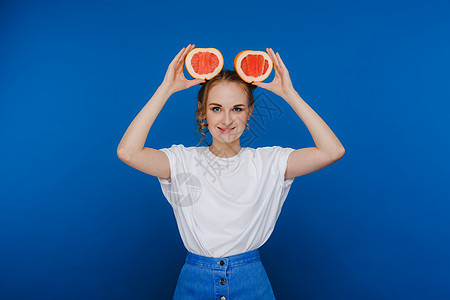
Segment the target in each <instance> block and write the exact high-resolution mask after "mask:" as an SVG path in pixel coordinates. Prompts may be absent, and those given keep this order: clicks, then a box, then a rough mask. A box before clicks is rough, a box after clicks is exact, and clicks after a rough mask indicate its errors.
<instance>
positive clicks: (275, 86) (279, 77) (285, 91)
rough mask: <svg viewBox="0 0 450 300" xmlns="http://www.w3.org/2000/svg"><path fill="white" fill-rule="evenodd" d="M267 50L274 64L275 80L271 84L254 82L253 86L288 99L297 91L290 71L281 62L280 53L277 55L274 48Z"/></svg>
mask: <svg viewBox="0 0 450 300" xmlns="http://www.w3.org/2000/svg"><path fill="white" fill-rule="evenodd" d="M266 50H267V53H268V54H269V56H270V58H271V59H272V62H273V68H274V69H275V78H274V79H273V81H272V82H270V83H264V82H253V83H252V84H253V85H256V86H259V87H262V88H264V89H266V90H269V91H271V92H273V93H275V94H277V95H278V96H280V97H282V98H283V99H286V97H287V96H288V95H289V94H290V93H292V92H293V91H295V90H294V87H293V85H292V81H291V78H290V77H289V72H288V69H287V68H286V66H285V65H284V63H283V61H282V60H281V57H280V54H279V53H278V52H277V53H276V54H275V52H273V50H272V48H266Z"/></svg>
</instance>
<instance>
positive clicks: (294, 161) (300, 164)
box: [253, 48, 345, 179]
mask: <svg viewBox="0 0 450 300" xmlns="http://www.w3.org/2000/svg"><path fill="white" fill-rule="evenodd" d="M267 52H268V53H269V55H270V58H271V59H272V61H273V65H274V68H275V78H274V80H273V81H272V82H270V83H263V82H254V83H253V84H254V85H256V86H259V87H262V88H265V89H267V90H269V91H272V92H274V93H275V94H277V95H278V96H280V97H282V98H283V99H284V100H285V101H286V102H287V103H288V104H289V105H290V106H291V107H292V108H293V109H294V111H295V112H296V113H297V115H298V116H299V117H300V119H301V120H302V121H303V123H305V125H306V127H307V128H308V130H309V132H310V133H311V136H312V137H313V139H314V142H315V144H316V146H315V147H308V148H301V149H297V150H294V151H292V152H291V154H290V155H289V158H288V161H287V167H286V173H285V179H288V178H294V177H297V176H302V175H305V174H308V173H311V172H314V171H317V170H320V169H322V168H324V167H326V166H329V165H331V164H332V163H334V162H336V161H338V160H339V159H341V158H342V157H343V156H344V153H345V149H344V146H342V144H341V142H340V141H339V140H338V138H337V137H336V135H335V134H334V133H333V131H331V129H330V128H329V127H328V125H327V124H326V123H325V122H324V121H323V120H322V118H320V117H319V115H318V114H317V113H316V112H315V111H314V110H313V109H312V108H311V107H310V106H309V105H308V104H307V103H306V102H305V101H304V100H303V99H302V98H301V97H300V95H299V94H298V93H297V91H296V90H295V89H294V87H293V85H292V81H291V78H290V76H289V71H288V69H287V68H286V66H285V65H284V62H283V60H282V59H281V57H280V54H279V53H278V52H277V53H276V54H275V52H274V51H273V50H272V48H267Z"/></svg>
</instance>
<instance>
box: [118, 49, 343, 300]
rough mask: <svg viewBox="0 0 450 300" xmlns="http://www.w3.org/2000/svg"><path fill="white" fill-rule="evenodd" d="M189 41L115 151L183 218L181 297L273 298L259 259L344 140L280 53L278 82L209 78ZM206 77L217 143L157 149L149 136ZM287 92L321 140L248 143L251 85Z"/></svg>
mask: <svg viewBox="0 0 450 300" xmlns="http://www.w3.org/2000/svg"><path fill="white" fill-rule="evenodd" d="M193 48H194V45H191V44H189V45H188V46H187V47H186V48H183V49H181V51H180V52H179V53H178V54H177V55H176V56H175V58H174V59H173V61H172V62H171V63H170V65H169V67H168V69H167V72H166V75H165V77H164V80H163V82H162V84H161V85H160V86H159V87H158V89H157V91H156V92H155V94H154V95H153V97H152V98H151V99H150V101H149V102H148V103H147V104H146V105H145V106H144V108H143V109H142V110H141V111H140V112H139V114H138V115H137V116H136V118H135V119H134V120H133V122H132V123H131V124H130V126H129V127H128V129H127V131H126V132H125V134H124V136H123V138H122V140H121V142H120V144H119V146H118V149H117V153H118V156H119V158H120V159H121V160H122V161H124V162H125V163H126V164H128V165H130V166H132V167H133V168H136V169H138V170H140V171H142V172H145V173H147V174H150V175H153V176H156V177H157V178H158V180H159V182H160V184H161V188H162V191H163V193H164V196H165V197H166V198H167V199H168V201H169V202H170V204H171V206H172V207H173V211H174V214H175V217H176V220H177V225H178V228H179V230H180V235H181V237H182V240H183V243H184V246H185V247H186V249H187V250H188V252H187V255H186V261H185V264H184V265H183V267H182V269H181V272H180V274H179V277H178V282H177V285H176V288H175V293H174V299H184V300H186V299H196V300H198V299H220V300H226V299H233V300H235V299H246V300H249V299H275V296H274V293H273V290H272V286H271V284H270V281H269V278H268V276H267V274H266V271H265V269H264V266H263V265H262V262H261V260H260V256H259V247H261V246H262V245H263V244H264V243H265V242H266V241H267V239H268V238H269V237H270V235H271V233H272V231H273V229H274V226H275V223H276V220H277V218H278V216H279V213H280V211H281V207H282V205H283V203H284V200H285V199H286V197H287V194H288V192H289V189H290V187H291V184H292V182H293V180H294V178H295V177H297V176H301V175H305V174H308V173H311V172H314V171H317V170H319V169H321V168H324V167H326V166H328V165H331V164H332V163H334V162H336V161H337V160H339V159H340V158H341V157H342V156H343V155H344V147H343V146H342V144H341V143H340V142H339V140H338V139H337V137H336V136H335V135H334V133H333V132H332V131H331V130H330V128H329V127H328V126H327V125H326V124H325V122H324V121H323V120H322V119H321V118H320V117H319V116H318V115H317V114H316V113H315V112H314V111H313V110H312V109H311V108H310V107H309V106H308V104H306V102H305V101H303V99H302V98H301V97H300V96H299V95H298V93H297V92H296V91H295V89H294V87H293V85H292V82H291V79H290V77H289V72H288V70H287V68H286V66H285V65H284V63H283V61H282V60H281V57H280V55H279V54H278V53H276V54H275V53H274V52H273V50H272V49H269V48H268V49H267V52H268V53H269V55H270V57H271V59H272V61H273V63H274V69H275V78H274V80H273V81H272V82H271V83H262V82H259V83H257V82H255V83H252V84H248V83H246V82H244V81H243V80H241V79H240V78H239V76H238V75H237V73H236V72H234V71H229V70H222V72H221V73H219V74H218V75H217V76H216V77H214V78H212V79H211V80H208V81H205V80H201V79H194V80H187V79H186V78H185V77H184V75H183V63H184V58H185V57H186V55H187V53H188V52H189V51H190V50H192V49H193ZM196 84H202V87H201V89H200V91H199V94H198V110H197V112H196V115H197V123H198V124H199V127H200V128H199V130H200V132H201V134H202V138H203V135H204V133H203V131H202V129H203V128H204V127H208V130H209V132H210V133H211V135H212V139H213V141H212V144H211V145H209V147H185V146H184V145H181V144H179V145H176V144H174V145H172V147H170V148H162V149H152V148H147V147H144V143H145V140H146V138H147V134H148V132H149V130H150V128H151V126H152V124H153V122H154V120H155V119H156V117H157V116H158V114H159V112H160V111H161V109H162V107H163V106H164V104H165V102H166V101H167V99H168V98H169V97H170V96H171V95H172V94H173V93H175V92H177V91H180V90H183V89H187V88H189V87H191V86H193V85H196ZM257 86H258V87H261V88H264V89H267V90H269V91H271V92H273V93H275V94H277V95H278V96H280V97H282V98H283V99H284V100H285V101H286V102H287V103H288V104H289V105H290V106H291V107H292V108H293V109H294V111H295V112H296V113H297V115H298V116H299V117H300V118H301V120H302V121H303V122H304V123H305V125H306V126H307V128H308V129H309V131H310V133H311V135H312V137H313V139H314V142H315V143H316V147H310V148H303V149H297V150H295V149H292V148H282V147H279V146H273V147H260V148H257V149H253V148H249V147H241V145H240V136H241V135H242V133H243V132H244V130H246V129H247V130H248V128H249V127H248V126H249V123H248V121H249V119H250V117H251V115H252V110H253V107H254V98H253V90H254V88H256V87H257Z"/></svg>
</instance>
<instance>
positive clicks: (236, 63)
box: [233, 50, 273, 83]
mask: <svg viewBox="0 0 450 300" xmlns="http://www.w3.org/2000/svg"><path fill="white" fill-rule="evenodd" d="M249 54H257V55H262V56H263V57H264V59H265V60H267V62H268V64H269V67H268V69H267V71H266V72H265V73H264V74H261V75H260V76H258V77H254V76H247V75H246V74H245V73H244V71H242V69H241V68H240V66H241V61H242V60H243V59H244V58H245V57H246V56H247V55H249ZM233 66H234V70H235V71H236V72H237V73H238V75H239V77H241V78H242V80H244V81H245V82H247V83H252V82H256V81H258V82H260V81H264V80H265V79H266V78H267V77H269V75H270V73H271V72H272V69H273V62H272V59H270V56H269V54H268V53H267V52H265V51H259V50H244V51H241V52H239V53H238V54H237V55H236V57H235V58H234V62H233Z"/></svg>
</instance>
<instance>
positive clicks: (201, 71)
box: [184, 48, 223, 80]
mask: <svg viewBox="0 0 450 300" xmlns="http://www.w3.org/2000/svg"><path fill="white" fill-rule="evenodd" d="M184 65H185V67H186V70H187V71H188V73H189V74H190V75H191V76H192V77H194V78H198V79H205V80H209V79H211V78H213V77H214V76H216V75H217V74H219V72H220V71H221V70H222V68H223V56H222V53H220V51H219V50H217V49H216V48H194V49H192V50H191V51H189V53H188V54H187V55H186V58H185V59H184Z"/></svg>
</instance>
